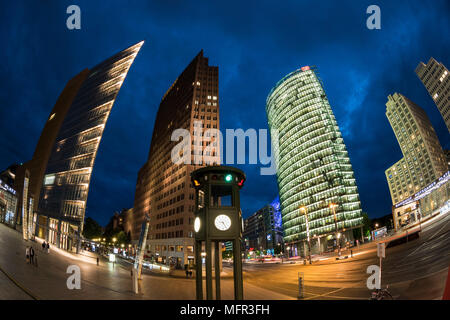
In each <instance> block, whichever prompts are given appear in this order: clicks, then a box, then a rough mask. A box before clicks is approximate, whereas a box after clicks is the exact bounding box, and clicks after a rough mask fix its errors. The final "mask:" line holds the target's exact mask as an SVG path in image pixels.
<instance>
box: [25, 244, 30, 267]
mask: <svg viewBox="0 0 450 320" xmlns="http://www.w3.org/2000/svg"><path fill="white" fill-rule="evenodd" d="M25 257H26V261H27V263H29V259H30V248H29V247H27V248H26V249H25Z"/></svg>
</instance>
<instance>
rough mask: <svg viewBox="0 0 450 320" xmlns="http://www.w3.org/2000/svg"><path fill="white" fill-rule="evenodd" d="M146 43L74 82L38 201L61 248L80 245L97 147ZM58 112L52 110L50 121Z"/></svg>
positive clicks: (42, 223) (44, 228)
mask: <svg viewBox="0 0 450 320" xmlns="http://www.w3.org/2000/svg"><path fill="white" fill-rule="evenodd" d="M142 44H143V42H140V43H138V44H136V45H134V46H131V47H129V48H128V49H125V50H123V51H121V52H119V53H117V54H116V55H114V56H112V57H111V58H109V59H107V60H105V61H104V62H102V63H100V64H99V65H97V66H96V67H94V68H92V69H91V70H88V71H86V72H87V74H85V75H84V76H81V77H83V78H84V80H83V81H82V83H81V85H79V83H78V82H77V81H75V82H76V84H77V85H76V87H77V89H78V90H76V94H75V96H74V97H73V100H72V101H71V103H70V107H69V109H68V110H67V113H66V114H65V116H64V119H63V121H62V124H61V126H60V128H59V130H58V134H57V135H56V138H55V140H54V144H53V146H52V148H51V152H50V156H49V159H48V163H47V166H46V169H45V175H44V177H43V185H42V187H41V190H40V195H39V204H38V214H39V229H40V230H39V232H43V233H45V238H46V240H47V241H49V242H50V243H53V244H55V245H57V246H58V247H60V248H64V249H66V250H75V249H76V250H78V248H79V241H78V239H79V236H80V235H81V234H82V231H83V223H84V214H85V210H86V202H87V197H88V191H89V183H90V179H91V175H92V169H93V166H94V161H95V157H96V155H97V150H98V146H99V144H100V140H101V137H102V135H103V130H104V128H105V124H106V121H107V120H108V117H109V114H110V112H111V108H112V106H113V104H114V102H115V99H116V97H117V94H118V93H119V90H120V88H121V86H122V83H123V82H124V80H125V77H126V75H127V73H128V70H129V68H130V66H131V64H132V63H133V61H134V59H135V57H136V55H137V54H138V52H139V50H140V49H141V47H142ZM78 85H79V86H78ZM70 97H72V95H70ZM56 116H57V115H56V114H55V115H53V114H51V115H50V117H49V121H52V120H53V118H54V117H56ZM31 171H32V169H31ZM77 244H78V245H77Z"/></svg>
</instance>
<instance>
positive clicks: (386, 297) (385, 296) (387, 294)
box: [380, 291, 394, 300]
mask: <svg viewBox="0 0 450 320" xmlns="http://www.w3.org/2000/svg"><path fill="white" fill-rule="evenodd" d="M380 300H394V297H393V296H392V295H391V293H390V292H389V291H383V294H382V296H381V299H380Z"/></svg>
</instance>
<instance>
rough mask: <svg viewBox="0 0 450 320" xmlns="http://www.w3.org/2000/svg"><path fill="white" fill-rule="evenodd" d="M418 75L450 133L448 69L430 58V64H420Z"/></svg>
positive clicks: (449, 80) (417, 68)
mask: <svg viewBox="0 0 450 320" xmlns="http://www.w3.org/2000/svg"><path fill="white" fill-rule="evenodd" d="M416 74H417V76H418V77H419V79H420V81H422V83H423V85H424V86H425V88H426V89H427V91H428V93H429V94H430V96H431V98H432V99H433V101H434V103H435V104H436V106H437V107H438V109H439V112H440V113H441V115H442V118H444V122H445V124H446V126H447V129H448V131H449V132H450V76H449V74H448V69H447V68H446V67H445V66H444V65H443V64H442V63H439V62H437V61H436V60H435V59H434V58H430V60H428V63H427V64H425V63H423V62H420V63H419V65H418V66H417V67H416Z"/></svg>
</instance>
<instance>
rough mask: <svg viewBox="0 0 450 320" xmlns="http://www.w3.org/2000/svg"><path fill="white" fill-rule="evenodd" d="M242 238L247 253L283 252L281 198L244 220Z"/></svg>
mask: <svg viewBox="0 0 450 320" xmlns="http://www.w3.org/2000/svg"><path fill="white" fill-rule="evenodd" d="M242 237H243V239H244V246H245V251H246V252H251V251H255V252H256V251H260V252H261V253H262V252H266V254H271V255H273V254H278V253H281V252H282V249H283V247H284V246H283V244H284V242H283V227H282V220H281V208H280V199H279V197H277V198H276V199H275V200H274V201H272V202H271V203H270V204H268V205H266V206H264V207H263V208H261V209H259V210H258V211H256V212H255V213H254V214H252V215H251V216H250V217H248V218H246V219H245V220H244V232H243V235H242Z"/></svg>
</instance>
